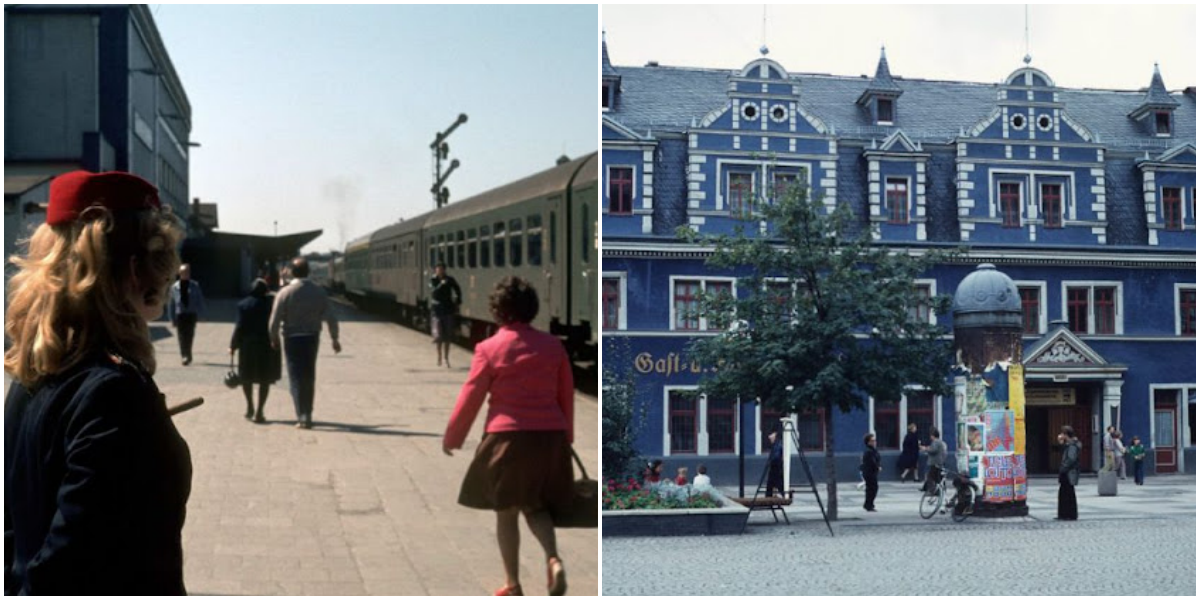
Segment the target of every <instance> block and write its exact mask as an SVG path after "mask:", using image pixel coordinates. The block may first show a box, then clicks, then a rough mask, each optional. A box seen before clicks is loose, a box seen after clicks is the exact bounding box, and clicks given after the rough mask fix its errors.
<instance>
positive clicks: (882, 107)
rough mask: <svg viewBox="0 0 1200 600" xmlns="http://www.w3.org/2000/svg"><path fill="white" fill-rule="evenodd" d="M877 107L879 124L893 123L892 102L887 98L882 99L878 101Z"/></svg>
mask: <svg viewBox="0 0 1200 600" xmlns="http://www.w3.org/2000/svg"><path fill="white" fill-rule="evenodd" d="M876 105H877V106H878V107H879V122H880V123H891V122H892V101H891V100H888V99H886V98H880V99H879V100H877V101H876Z"/></svg>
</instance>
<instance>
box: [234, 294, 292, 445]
mask: <svg viewBox="0 0 1200 600" xmlns="http://www.w3.org/2000/svg"><path fill="white" fill-rule="evenodd" d="M269 289H270V288H269V286H268V285H267V282H266V281H264V280H262V279H255V280H254V286H253V288H252V289H251V290H250V296H248V297H247V298H246V299H244V300H242V301H241V302H240V303H238V320H237V325H236V326H234V328H233V339H231V340H230V341H229V354H231V355H232V354H233V353H234V352H235V351H238V350H240V351H241V352H240V353H239V354H238V374H239V375H240V376H241V379H242V392H243V393H244V394H245V395H246V418H247V419H251V418H252V419H254V422H255V423H263V422H265V421H266V419H264V418H263V405H265V404H266V403H267V394H268V393H270V391H271V384H272V383H275V382H276V381H279V377H280V375H281V373H282V371H283V361H282V359H281V357H280V354H279V350H277V349H272V348H271V337H270V331H269V328H268V325H269V323H270V321H271V306H272V304H273V302H274V296H271V295H268V293H267V292H268V291H269ZM256 383H257V384H258V410H255V409H254V403H253V397H254V384H256Z"/></svg>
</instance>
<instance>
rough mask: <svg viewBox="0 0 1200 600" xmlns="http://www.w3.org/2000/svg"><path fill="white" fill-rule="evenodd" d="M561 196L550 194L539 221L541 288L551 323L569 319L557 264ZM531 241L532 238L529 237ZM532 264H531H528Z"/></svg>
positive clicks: (562, 281) (563, 282)
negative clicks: (540, 229)
mask: <svg viewBox="0 0 1200 600" xmlns="http://www.w3.org/2000/svg"><path fill="white" fill-rule="evenodd" d="M562 201H563V197H562V196H561V195H558V196H551V197H550V198H548V199H547V200H546V202H545V204H544V205H543V207H542V216H541V217H540V218H541V222H542V223H543V227H542V233H541V236H540V238H539V239H540V242H541V246H542V248H543V249H544V252H542V257H541V267H540V268H541V270H542V288H543V289H544V290H545V294H544V296H543V297H544V298H545V300H544V302H545V304H546V306H545V308H546V315H547V316H548V317H549V320H550V322H551V323H554V322H556V321H557V322H558V323H560V324H566V322H567V321H569V320H570V316H569V315H568V314H567V313H566V306H564V305H563V303H564V301H565V300H566V294H565V290H564V289H563V287H564V285H565V283H566V280H565V279H564V278H563V276H562V267H560V266H559V262H560V261H559V260H558V259H559V250H558V247H557V246H558V238H559V235H558V211H557V210H556V209H557V208H558V207H560V206H562ZM531 242H532V239H531ZM530 266H533V265H530Z"/></svg>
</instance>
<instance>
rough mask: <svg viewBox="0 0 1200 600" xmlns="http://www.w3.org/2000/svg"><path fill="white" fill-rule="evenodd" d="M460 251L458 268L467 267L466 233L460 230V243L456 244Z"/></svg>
mask: <svg viewBox="0 0 1200 600" xmlns="http://www.w3.org/2000/svg"><path fill="white" fill-rule="evenodd" d="M455 246H456V248H457V252H458V268H460V269H465V268H467V243H466V234H464V233H463V232H462V231H459V232H458V243H457V244H455Z"/></svg>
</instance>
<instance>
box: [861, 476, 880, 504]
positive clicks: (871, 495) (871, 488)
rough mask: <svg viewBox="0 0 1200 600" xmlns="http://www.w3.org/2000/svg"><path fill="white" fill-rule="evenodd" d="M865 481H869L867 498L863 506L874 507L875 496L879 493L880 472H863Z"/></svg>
mask: <svg viewBox="0 0 1200 600" xmlns="http://www.w3.org/2000/svg"><path fill="white" fill-rule="evenodd" d="M863 481H865V482H867V499H866V501H864V502H863V508H866V509H874V508H875V497H876V496H878V495H879V474H878V473H875V474H873V475H867V474H866V473H863Z"/></svg>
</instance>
